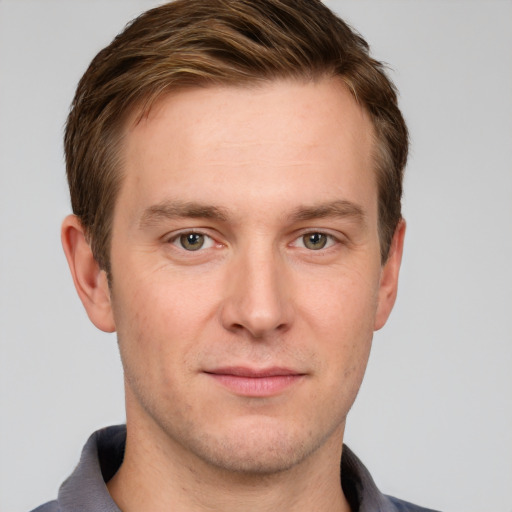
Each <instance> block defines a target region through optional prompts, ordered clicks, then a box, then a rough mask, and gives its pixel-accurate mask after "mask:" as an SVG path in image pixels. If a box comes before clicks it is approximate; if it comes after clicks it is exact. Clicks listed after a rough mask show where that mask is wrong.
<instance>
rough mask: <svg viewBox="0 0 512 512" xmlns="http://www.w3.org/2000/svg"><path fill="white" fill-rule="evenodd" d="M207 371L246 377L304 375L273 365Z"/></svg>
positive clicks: (214, 373)
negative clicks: (268, 366)
mask: <svg viewBox="0 0 512 512" xmlns="http://www.w3.org/2000/svg"><path fill="white" fill-rule="evenodd" d="M205 373H211V374H213V375H232V376H234V377H245V378H252V379H258V378H260V379H261V378H264V377H278V376H281V377H282V376H288V375H304V373H303V372H300V371H297V370H294V369H291V368H284V367H279V366H273V367H270V368H249V367H246V366H226V367H222V368H215V369H213V370H207V371H206V372H205Z"/></svg>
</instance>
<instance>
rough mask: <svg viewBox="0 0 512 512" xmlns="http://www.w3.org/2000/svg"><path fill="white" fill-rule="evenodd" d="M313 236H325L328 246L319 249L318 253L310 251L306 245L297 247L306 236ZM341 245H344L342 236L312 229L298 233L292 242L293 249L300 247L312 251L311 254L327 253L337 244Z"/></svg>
mask: <svg viewBox="0 0 512 512" xmlns="http://www.w3.org/2000/svg"><path fill="white" fill-rule="evenodd" d="M313 234H320V235H325V236H326V237H327V238H328V242H327V245H326V246H325V247H322V248H321V249H317V251H314V250H313V249H308V248H307V247H306V246H304V245H302V246H298V245H297V242H298V241H300V240H302V239H303V238H304V237H305V236H306V235H313ZM340 243H343V237H342V236H340V234H336V235H335V234H334V233H332V232H330V231H329V230H325V229H311V228H309V229H303V230H301V231H300V232H299V233H296V234H295V237H294V239H293V240H292V243H291V244H290V245H291V246H292V247H298V248H299V249H307V250H308V251H311V252H321V251H325V250H327V249H330V248H331V247H333V246H334V245H337V244H340Z"/></svg>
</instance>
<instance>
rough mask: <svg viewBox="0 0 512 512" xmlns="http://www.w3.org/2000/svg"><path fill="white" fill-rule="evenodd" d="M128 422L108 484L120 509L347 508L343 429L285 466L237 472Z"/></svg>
mask: <svg viewBox="0 0 512 512" xmlns="http://www.w3.org/2000/svg"><path fill="white" fill-rule="evenodd" d="M127 425H128V427H127V439H126V451H125V457H124V461H123V464H122V465H121V468H120V469H119V471H118V472H117V473H116V475H115V476H114V477H113V478H112V479H111V480H110V481H109V482H108V484H107V487H108V490H109V492H110V494H111V495H112V498H113V499H114V501H115V502H116V503H117V505H118V506H119V508H120V509H121V510H123V512H132V511H136V510H151V511H154V512H160V511H162V512H163V511H164V510H165V511H166V512H169V511H174V510H176V511H178V510H179V511H180V512H203V511H206V510H208V511H209V512H212V511H219V512H221V511H222V512H232V511H233V512H234V511H235V510H236V511H237V512H238V511H239V510H246V511H248V512H249V511H250V512H263V511H265V512H268V511H275V510H280V511H282V512H306V511H308V512H309V511H311V510H322V511H324V512H350V507H349V505H348V502H347V501H346V499H345V496H344V495H343V492H342V488H341V483H340V460H341V449H342V437H343V432H341V436H340V433H339V432H338V433H337V435H333V436H331V437H330V438H329V439H328V440H327V441H326V442H325V443H324V445H323V446H321V447H320V448H319V449H318V450H317V451H316V452H315V453H313V454H310V455H309V456H308V457H307V458H305V459H304V460H303V461H302V462H300V463H298V464H296V465H295V466H294V467H292V468H290V469H288V470H285V471H281V472H279V473H275V474H246V473H242V474H241V473H233V472H230V471H226V470H223V469H221V468H218V467H212V466H211V465H210V464H209V463H207V462H205V461H203V460H201V459H199V458H197V457H195V456H194V455H191V454H190V453H189V452H187V451H186V450H185V449H184V448H183V447H182V446H180V445H178V444H176V443H174V442H173V441H172V440H170V439H169V438H168V436H167V435H166V434H165V433H163V432H161V431H160V432H158V429H157V431H154V430H153V431H152V432H148V431H147V429H146V428H144V427H143V426H142V425H141V424H140V423H136V424H132V423H131V422H130V421H129V418H128V421H127Z"/></svg>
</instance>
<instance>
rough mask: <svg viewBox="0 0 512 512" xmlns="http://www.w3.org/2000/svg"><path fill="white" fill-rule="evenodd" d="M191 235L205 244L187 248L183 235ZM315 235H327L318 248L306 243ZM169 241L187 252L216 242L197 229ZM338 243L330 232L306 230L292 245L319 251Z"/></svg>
mask: <svg viewBox="0 0 512 512" xmlns="http://www.w3.org/2000/svg"><path fill="white" fill-rule="evenodd" d="M191 235H197V236H200V237H203V238H204V240H206V241H205V242H203V244H201V245H200V246H199V247H198V248H197V249H187V248H186V247H184V246H183V243H182V241H183V237H189V236H191ZM314 235H320V236H322V237H325V244H324V245H321V246H320V247H318V248H317V249H312V248H310V247H307V246H306V243H307V242H306V241H305V240H306V237H310V241H311V239H312V238H313V237H314ZM167 243H169V244H171V245H174V246H175V247H177V248H178V249H181V250H183V251H186V252H200V251H202V250H205V249H211V248H212V247H214V246H215V244H216V242H215V240H214V238H213V237H211V236H210V235H208V234H206V233H203V232H202V231H199V230H197V231H195V230H191V231H182V232H180V233H177V234H175V235H173V236H172V237H171V238H169V239H168V240H167ZM205 243H206V244H207V246H206V247H205V246H204V245H205ZM297 243H302V245H297ZM338 243H340V240H339V239H338V238H337V237H335V236H334V235H331V234H329V233H325V232H324V231H306V232H303V233H301V234H300V235H299V236H297V237H296V238H294V240H293V242H292V243H291V244H290V245H291V246H292V247H298V248H300V249H308V250H309V251H311V252H319V251H322V250H327V249H329V248H331V247H332V246H334V245H336V244H338Z"/></svg>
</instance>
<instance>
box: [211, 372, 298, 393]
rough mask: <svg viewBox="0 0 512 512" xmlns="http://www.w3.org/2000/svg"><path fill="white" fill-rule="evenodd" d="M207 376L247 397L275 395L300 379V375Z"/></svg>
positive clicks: (214, 374) (215, 374) (213, 374)
mask: <svg viewBox="0 0 512 512" xmlns="http://www.w3.org/2000/svg"><path fill="white" fill-rule="evenodd" d="M208 375H209V376H210V377H212V378H213V379H215V380H216V381H217V382H218V383H219V384H222V385H223V386H224V387H225V388H227V389H229V390H230V391H232V392H233V393H235V394H237V395H241V396H249V397H269V396H273V395H277V394H279V393H281V392H283V391H285V390H286V389H287V388H289V387H290V386H293V385H294V384H296V383H297V382H299V381H300V380H301V379H302V375H273V376H270V377H242V376H238V375H226V374H217V373H209V374H208Z"/></svg>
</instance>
